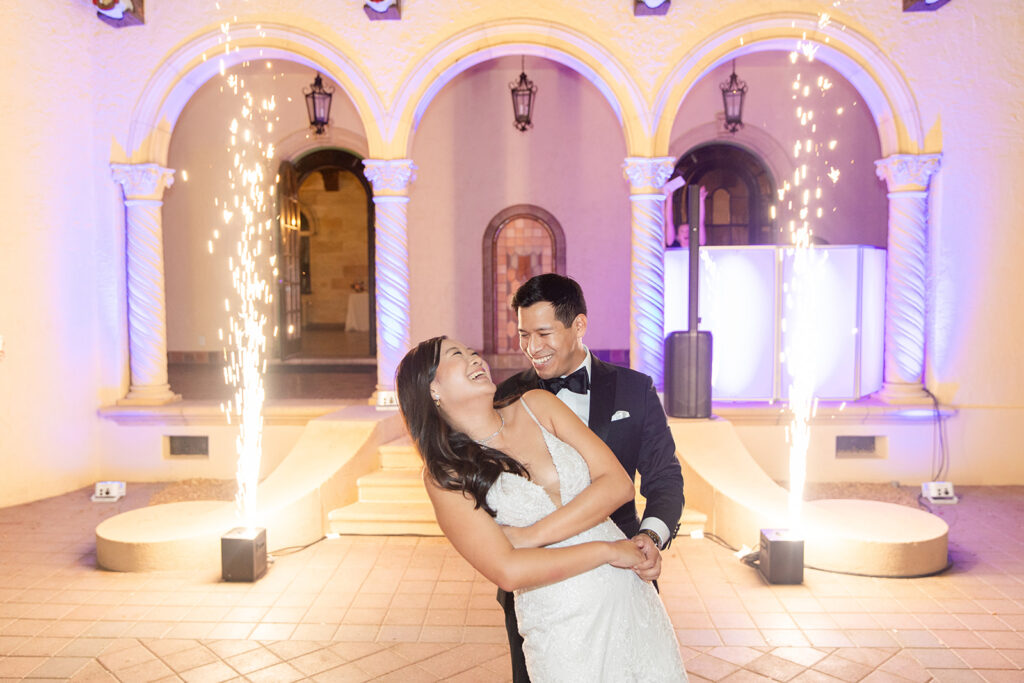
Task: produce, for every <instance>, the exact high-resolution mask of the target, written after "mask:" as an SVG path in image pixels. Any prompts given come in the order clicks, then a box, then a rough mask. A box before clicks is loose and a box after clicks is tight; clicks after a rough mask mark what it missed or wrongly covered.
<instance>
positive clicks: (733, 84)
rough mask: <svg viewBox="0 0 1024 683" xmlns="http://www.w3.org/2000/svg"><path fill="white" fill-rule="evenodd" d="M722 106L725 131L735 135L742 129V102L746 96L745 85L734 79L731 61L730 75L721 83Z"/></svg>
mask: <svg viewBox="0 0 1024 683" xmlns="http://www.w3.org/2000/svg"><path fill="white" fill-rule="evenodd" d="M720 87H721V88H722V104H723V105H724V106H725V129H726V130H727V131H729V132H730V133H735V132H736V131H738V130H739V129H740V128H742V127H743V100H744V99H745V98H746V96H747V84H746V82H745V81H741V80H740V79H738V78H736V60H735V59H734V60H732V75H731V76H729V81H728V82H727V83H722V85H721V86H720Z"/></svg>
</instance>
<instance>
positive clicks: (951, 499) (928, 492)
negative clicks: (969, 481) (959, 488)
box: [921, 481, 960, 505]
mask: <svg viewBox="0 0 1024 683" xmlns="http://www.w3.org/2000/svg"><path fill="white" fill-rule="evenodd" d="M921 495H922V496H924V497H925V498H926V499H927V500H928V501H930V502H932V503H940V504H943V503H945V504H950V505H951V504H955V503H957V502H959V501H960V499H959V498H957V497H956V495H954V493H953V482H950V481H926V482H924V483H923V484H921Z"/></svg>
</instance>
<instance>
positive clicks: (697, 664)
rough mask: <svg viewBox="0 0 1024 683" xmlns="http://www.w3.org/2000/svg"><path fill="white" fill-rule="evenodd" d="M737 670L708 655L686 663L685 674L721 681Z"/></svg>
mask: <svg viewBox="0 0 1024 683" xmlns="http://www.w3.org/2000/svg"><path fill="white" fill-rule="evenodd" d="M739 668H740V667H739V666H737V665H736V664H734V663H732V662H729V661H726V660H724V659H719V658H718V657H715V656H712V655H708V654H704V655H700V656H699V657H694V658H693V659H691V660H689V661H688V662H686V671H687V673H693V674H695V675H697V676H703V677H704V678H709V679H711V680H713V681H718V680H721V679H723V678H725V677H726V676H728V675H729V674H731V673H733V672H734V671H736V670H738V669H739Z"/></svg>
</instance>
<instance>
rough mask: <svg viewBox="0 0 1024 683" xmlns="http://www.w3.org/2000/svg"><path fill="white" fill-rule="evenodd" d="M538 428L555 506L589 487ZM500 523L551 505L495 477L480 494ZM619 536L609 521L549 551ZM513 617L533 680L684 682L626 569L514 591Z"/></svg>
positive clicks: (566, 453)
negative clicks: (551, 469) (555, 483)
mask: <svg viewBox="0 0 1024 683" xmlns="http://www.w3.org/2000/svg"><path fill="white" fill-rule="evenodd" d="M523 407H524V408H526V412H527V413H528V414H529V415H530V417H532V418H533V421H534V422H536V423H537V426H538V427H540V430H541V433H542V434H543V435H544V442H545V443H546V444H547V447H548V452H549V453H550V454H551V460H552V461H553V462H554V464H555V469H556V471H557V472H558V478H559V486H560V494H561V499H562V505H566V504H568V502H569V501H571V500H572V499H573V498H575V497H576V496H577V495H578V494H579V493H580V492H581V491H582V490H583V489H585V488H586V487H587V486H589V485H590V470H589V469H588V468H587V463H586V461H585V460H584V459H583V457H582V456H581V455H580V454H579V452H578V451H577V450H576V449H575V448H573V447H572V446H570V445H569V444H567V443H565V442H564V441H561V440H559V439H558V438H557V437H556V436H554V435H553V434H551V433H550V432H548V431H547V430H546V429H544V427H543V426H542V425H541V424H540V423H539V422H537V418H536V417H534V416H533V413H532V412H530V409H529V408H528V407H527V406H526V403H525V402H523ZM487 504H488V505H489V506H490V507H491V509H492V510H494V511H495V512H496V513H497V517H496V520H497V522H498V523H499V524H504V525H510V526H529V525H530V524H533V523H534V522H536V521H537V520H539V519H542V518H543V517H546V516H547V515H549V514H551V513H552V512H554V511H555V510H556V509H557V508H556V506H555V503H554V501H552V500H551V498H550V497H549V496H548V494H547V492H546V491H545V490H544V489H543V488H541V487H540V486H539V485H537V484H535V483H533V482H532V481H530V480H528V479H526V478H524V477H520V476H517V475H514V474H510V473H508V472H505V473H503V474H501V475H500V476H499V477H498V479H497V481H495V482H494V485H493V486H491V489H490V490H489V491H488V492H487ZM623 538H625V536H623V534H622V531H620V530H619V528H618V527H617V526H615V523H614V522H612V521H611V520H610V519H606V520H605V521H604V522H602V523H601V524H598V525H597V526H595V527H593V528H592V529H588V530H587V531H584V532H583V533H581V534H578V535H576V536H573V537H572V538H569V539H567V540H565V541H562V542H560V543H555V544H553V545H551V546H549V547H559V546H567V545H576V544H578V543H585V542H587V541H615V540H621V539H623ZM515 604H516V617H517V618H518V620H519V631H520V633H522V635H523V641H524V642H523V652H524V654H525V655H526V668H527V670H528V671H529V673H530V680H531V682H532V683H544V682H545V681H553V682H557V683H566V682H568V681H587V682H588V683H590V682H594V681H615V682H616V683H618V682H620V681H644V682H645V683H646V682H655V681H666V682H668V681H672V682H676V681H685V680H687V679H686V671H685V670H684V669H683V661H682V658H681V657H680V655H679V646H678V644H677V642H676V636H675V632H674V631H673V630H672V623H671V622H670V621H669V618H668V614H667V613H666V612H665V607H664V605H662V603H661V599H660V598H659V597H658V593H657V592H656V591H655V590H654V586H652V585H651V584H649V583H647V582H645V581H643V580H642V579H640V577H638V576H637V575H636V573H634V572H633V571H632V570H630V569H618V568H616V567H612V566H610V565H603V566H601V567H598V568H597V569H593V570H591V571H588V572H584V573H583V574H579V575H577V576H574V577H572V578H570V579H566V580H565V581H559V582H558V583H554V584H551V585H549V586H542V587H540V588H528V589H523V590H517V591H516V594H515Z"/></svg>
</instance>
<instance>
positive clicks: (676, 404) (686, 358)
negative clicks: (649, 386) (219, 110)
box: [665, 331, 711, 418]
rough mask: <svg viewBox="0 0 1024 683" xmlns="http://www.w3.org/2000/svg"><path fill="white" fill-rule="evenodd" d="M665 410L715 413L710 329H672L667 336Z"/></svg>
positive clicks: (691, 414)
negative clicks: (712, 395)
mask: <svg viewBox="0 0 1024 683" xmlns="http://www.w3.org/2000/svg"><path fill="white" fill-rule="evenodd" d="M665 412H666V413H668V414H669V415H671V416H672V417H694V418H708V417H711V333H710V332H706V331H700V332H696V333H694V332H672V333H671V334H669V335H668V337H666V338H665Z"/></svg>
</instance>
